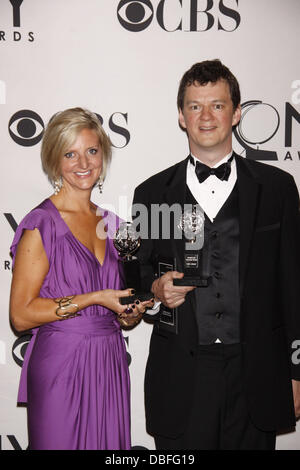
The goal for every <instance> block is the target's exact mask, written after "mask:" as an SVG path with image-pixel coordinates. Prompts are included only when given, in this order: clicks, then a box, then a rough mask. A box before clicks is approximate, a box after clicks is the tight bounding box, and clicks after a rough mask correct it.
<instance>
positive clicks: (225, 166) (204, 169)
mask: <svg viewBox="0 0 300 470" xmlns="http://www.w3.org/2000/svg"><path fill="white" fill-rule="evenodd" d="M232 160H233V156H231V157H230V158H229V160H228V162H226V163H222V165H220V166H218V167H217V168H210V167H209V166H207V165H204V163H201V162H196V168H195V172H196V175H197V178H198V180H199V183H203V181H205V180H206V178H208V177H209V176H211V175H215V176H217V178H219V179H220V180H221V181H224V180H225V181H227V180H228V178H229V175H230V172H231V162H232ZM190 161H191V163H192V164H193V165H195V162H194V159H193V158H192V157H190Z"/></svg>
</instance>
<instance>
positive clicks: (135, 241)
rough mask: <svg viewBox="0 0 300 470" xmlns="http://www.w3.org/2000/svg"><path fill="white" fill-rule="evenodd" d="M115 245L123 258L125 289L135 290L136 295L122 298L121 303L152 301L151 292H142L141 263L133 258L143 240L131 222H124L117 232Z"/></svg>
mask: <svg viewBox="0 0 300 470" xmlns="http://www.w3.org/2000/svg"><path fill="white" fill-rule="evenodd" d="M113 243H114V247H115V248H116V250H117V251H118V253H119V256H120V257H121V263H122V265H123V271H124V277H125V285H126V287H125V288H132V289H134V290H135V294H134V295H131V296H129V297H121V298H120V303H121V304H122V305H127V304H130V303H133V302H134V301H135V300H137V299H138V300H140V301H142V302H143V301H145V300H150V299H151V298H152V297H153V294H152V293H151V292H147V293H146V292H142V289H141V275H140V263H139V261H138V259H137V258H136V257H135V256H133V254H134V253H135V252H136V251H137V250H138V249H139V247H140V245H141V239H140V237H139V236H138V234H137V232H136V230H135V228H134V225H133V224H132V223H131V222H122V223H121V224H120V227H119V228H118V230H117V231H116V234H115V237H114V240H113Z"/></svg>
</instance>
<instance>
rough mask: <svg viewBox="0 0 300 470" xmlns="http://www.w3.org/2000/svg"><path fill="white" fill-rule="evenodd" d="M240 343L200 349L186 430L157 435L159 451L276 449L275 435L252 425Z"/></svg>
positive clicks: (184, 397) (216, 344) (219, 344)
mask: <svg viewBox="0 0 300 470" xmlns="http://www.w3.org/2000/svg"><path fill="white" fill-rule="evenodd" d="M242 372H243V370H242V350H241V345H240V344H231V345H224V344H221V343H215V344H212V345H208V346H199V347H198V353H197V379H196V386H195V393H194V396H193V397H186V396H183V397H182V399H183V400H192V406H191V413H190V417H189V421H188V426H187V429H186V430H185V432H184V434H183V435H182V436H180V437H178V438H177V439H169V438H166V437H163V436H154V438H155V444H156V448H157V449H159V450H167V449H168V450H183V449H191V450H192V449H193V450H274V449H275V439H276V434H275V432H264V431H261V430H259V429H257V428H256V427H255V426H254V424H253V423H252V421H251V419H250V416H249V413H248V408H247V402H246V397H245V393H244V390H243V377H242Z"/></svg>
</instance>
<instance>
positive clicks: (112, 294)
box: [97, 289, 134, 315]
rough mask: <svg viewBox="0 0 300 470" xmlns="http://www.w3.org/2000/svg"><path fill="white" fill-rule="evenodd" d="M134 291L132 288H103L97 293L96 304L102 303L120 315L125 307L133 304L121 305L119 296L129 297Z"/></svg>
mask: <svg viewBox="0 0 300 470" xmlns="http://www.w3.org/2000/svg"><path fill="white" fill-rule="evenodd" d="M133 293H134V291H132V289H125V290H115V289H104V290H101V291H99V292H98V293H97V294H98V296H97V297H98V302H97V303H98V304H99V305H103V307H106V308H108V309H109V310H112V311H113V312H115V313H116V314H117V315H122V314H123V313H124V312H125V310H126V309H127V308H130V307H131V306H132V305H133V304H128V305H122V304H121V303H120V298H121V297H130V296H132V295H133Z"/></svg>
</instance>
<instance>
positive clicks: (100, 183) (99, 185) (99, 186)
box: [97, 177, 103, 194]
mask: <svg viewBox="0 0 300 470" xmlns="http://www.w3.org/2000/svg"><path fill="white" fill-rule="evenodd" d="M97 186H98V189H99V192H100V194H102V191H103V179H102V178H101V177H100V178H99V180H98V184H97Z"/></svg>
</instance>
